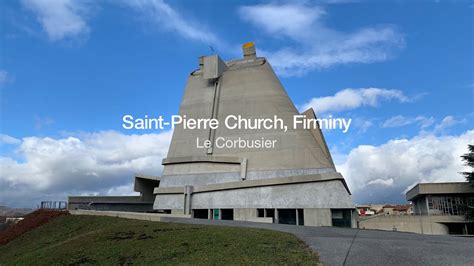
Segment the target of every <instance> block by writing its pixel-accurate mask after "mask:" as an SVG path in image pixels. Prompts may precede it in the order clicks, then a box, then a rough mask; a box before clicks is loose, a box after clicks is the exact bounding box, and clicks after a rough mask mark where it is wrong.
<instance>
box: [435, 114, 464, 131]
mask: <svg viewBox="0 0 474 266" xmlns="http://www.w3.org/2000/svg"><path fill="white" fill-rule="evenodd" d="M464 122H466V120H465V119H461V120H457V119H455V118H454V117H453V116H451V115H448V116H446V117H445V118H443V120H441V122H440V123H439V124H437V125H436V126H435V127H434V133H443V132H444V131H445V130H446V129H448V128H450V127H452V126H455V125H457V124H461V123H464Z"/></svg>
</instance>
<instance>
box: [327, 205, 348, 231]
mask: <svg viewBox="0 0 474 266" xmlns="http://www.w3.org/2000/svg"><path fill="white" fill-rule="evenodd" d="M351 211H352V210H350V209H331V215H332V226H336V227H349V228H350V227H351V222H352V217H351Z"/></svg>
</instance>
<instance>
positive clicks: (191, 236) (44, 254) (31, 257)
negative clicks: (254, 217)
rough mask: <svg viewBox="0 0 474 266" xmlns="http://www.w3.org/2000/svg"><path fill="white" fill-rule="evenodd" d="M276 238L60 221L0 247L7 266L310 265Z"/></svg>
mask: <svg viewBox="0 0 474 266" xmlns="http://www.w3.org/2000/svg"><path fill="white" fill-rule="evenodd" d="M317 261H318V258H317V255H315V254H314V253H312V252H311V251H310V250H309V249H308V248H306V247H305V245H304V244H303V243H302V242H301V241H299V240H298V239H297V238H296V237H295V236H293V235H291V234H286V233H282V232H275V231H270V230H258V229H244V228H230V227H220V226H203V225H184V224H173V223H159V222H148V221H138V220H127V219H121V218H111V217H97V216H73V215H70V216H63V217H59V218H56V219H54V220H53V221H51V222H49V223H48V224H46V225H43V226H41V227H39V228H37V229H35V230H32V231H29V232H27V233H25V234H23V235H21V236H20V237H18V238H17V239H15V240H13V241H12V242H10V243H8V244H7V245H4V246H0V265H10V264H22V265H24V264H30V265H32V264H34V265H38V264H44V265H46V264H48V265H50V264H53V263H54V264H57V263H61V264H81V263H100V264H125V263H139V264H144V263H146V264H151V263H153V264H156V263H163V264H169V263H173V264H177V263H178V264H316V263H317Z"/></svg>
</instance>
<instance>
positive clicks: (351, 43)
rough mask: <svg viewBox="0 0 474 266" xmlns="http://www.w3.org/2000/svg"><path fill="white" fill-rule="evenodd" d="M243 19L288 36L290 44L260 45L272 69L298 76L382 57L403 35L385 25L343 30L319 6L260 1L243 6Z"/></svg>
mask: <svg viewBox="0 0 474 266" xmlns="http://www.w3.org/2000/svg"><path fill="white" fill-rule="evenodd" d="M239 15H240V17H241V18H242V19H243V20H244V21H247V22H249V23H251V24H253V25H255V26H256V27H258V28H260V29H262V30H263V31H264V32H266V33H267V34H269V35H271V36H275V37H276V38H285V37H289V38H290V39H291V40H292V41H293V42H294V44H293V45H291V46H288V47H284V48H282V49H279V50H275V51H267V50H265V49H262V50H261V52H262V53H264V54H265V55H267V57H269V58H270V62H271V63H272V65H273V66H274V67H275V69H276V71H277V72H278V73H279V74H281V75H284V76H298V75H303V74H305V73H307V72H308V71H311V70H314V69H321V68H327V67H331V66H334V65H338V64H348V63H373V62H380V61H385V60H387V59H389V58H390V57H392V56H393V54H394V51H396V50H398V49H400V48H403V47H404V38H403V36H402V34H401V33H399V32H398V30H397V29H396V28H395V27H393V26H389V25H381V26H380V25H379V26H374V27H366V28H362V29H359V30H357V31H354V32H350V33H346V32H342V31H338V30H335V29H332V28H330V27H329V26H327V25H326V24H325V22H324V18H325V17H326V16H327V12H326V11H325V10H324V9H323V8H322V7H319V6H308V5H303V4H298V3H291V4H274V3H272V4H260V5H253V6H243V7H241V8H240V9H239Z"/></svg>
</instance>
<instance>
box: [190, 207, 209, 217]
mask: <svg viewBox="0 0 474 266" xmlns="http://www.w3.org/2000/svg"><path fill="white" fill-rule="evenodd" d="M208 215H209V211H208V210H207V209H195V210H193V217H194V218H197V219H208V218H209V216H208Z"/></svg>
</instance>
